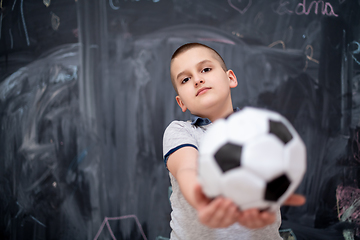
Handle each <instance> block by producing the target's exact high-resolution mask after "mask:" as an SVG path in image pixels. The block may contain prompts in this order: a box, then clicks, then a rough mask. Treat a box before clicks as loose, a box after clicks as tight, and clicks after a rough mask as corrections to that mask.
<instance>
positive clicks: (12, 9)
mask: <svg viewBox="0 0 360 240" xmlns="http://www.w3.org/2000/svg"><path fill="white" fill-rule="evenodd" d="M15 4H16V0H15V1H14V3H13V5H12V8H11V11H14V7H15Z"/></svg>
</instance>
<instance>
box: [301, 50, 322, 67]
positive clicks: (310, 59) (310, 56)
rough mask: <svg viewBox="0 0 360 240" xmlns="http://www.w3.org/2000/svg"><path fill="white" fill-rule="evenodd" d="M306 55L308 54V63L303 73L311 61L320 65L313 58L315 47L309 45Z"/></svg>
mask: <svg viewBox="0 0 360 240" xmlns="http://www.w3.org/2000/svg"><path fill="white" fill-rule="evenodd" d="M309 50H310V52H309ZM305 54H306V62H305V67H304V69H303V71H306V69H307V67H308V65H309V61H312V62H314V63H317V64H319V61H318V60H316V59H314V58H313V54H314V48H313V46H311V45H307V46H306V48H305Z"/></svg>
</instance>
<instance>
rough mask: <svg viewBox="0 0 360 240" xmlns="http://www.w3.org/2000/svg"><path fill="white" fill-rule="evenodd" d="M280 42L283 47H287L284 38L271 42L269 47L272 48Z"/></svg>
mask: <svg viewBox="0 0 360 240" xmlns="http://www.w3.org/2000/svg"><path fill="white" fill-rule="evenodd" d="M278 44H281V46H282V48H283V49H285V43H284V41H282V40H278V41H275V42H273V43H271V44H270V45H269V46H268V47H269V48H272V47H274V46H276V45H278Z"/></svg>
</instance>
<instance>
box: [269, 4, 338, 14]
mask: <svg viewBox="0 0 360 240" xmlns="http://www.w3.org/2000/svg"><path fill="white" fill-rule="evenodd" d="M287 5H289V1H285V0H280V1H279V3H278V5H273V11H274V12H275V13H277V14H279V15H284V14H294V13H295V14H296V15H309V14H310V13H311V12H313V13H315V14H316V15H317V14H321V15H327V16H334V17H338V14H336V13H335V12H334V8H333V6H332V5H331V3H329V2H325V1H322V0H319V1H312V2H310V3H309V4H308V2H307V0H303V1H302V2H300V3H298V4H297V5H296V8H295V10H291V9H288V8H287ZM276 6H277V7H276ZM312 10H313V11H312Z"/></svg>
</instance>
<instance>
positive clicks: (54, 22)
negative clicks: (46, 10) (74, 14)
mask: <svg viewBox="0 0 360 240" xmlns="http://www.w3.org/2000/svg"><path fill="white" fill-rule="evenodd" d="M59 26H60V18H59V17H58V16H57V15H56V14H55V13H51V27H52V28H53V29H54V30H55V31H56V30H58V29H59Z"/></svg>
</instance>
